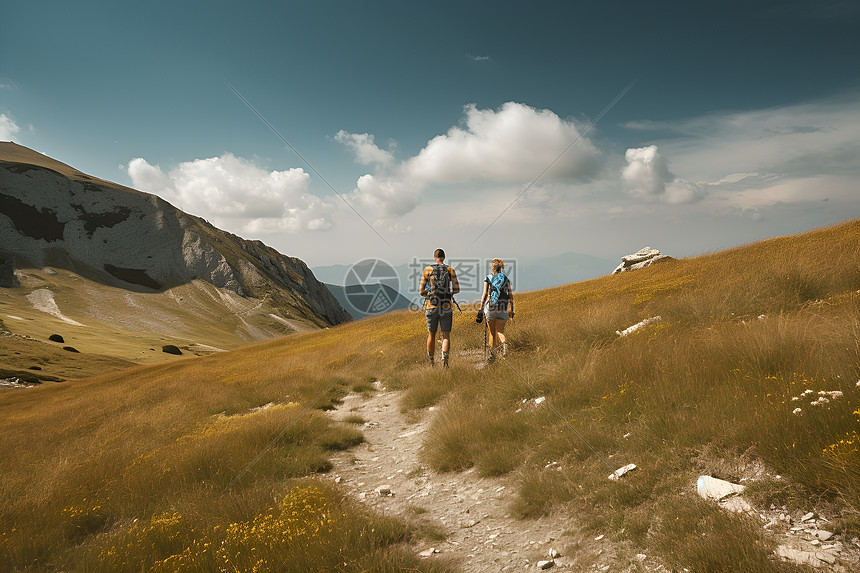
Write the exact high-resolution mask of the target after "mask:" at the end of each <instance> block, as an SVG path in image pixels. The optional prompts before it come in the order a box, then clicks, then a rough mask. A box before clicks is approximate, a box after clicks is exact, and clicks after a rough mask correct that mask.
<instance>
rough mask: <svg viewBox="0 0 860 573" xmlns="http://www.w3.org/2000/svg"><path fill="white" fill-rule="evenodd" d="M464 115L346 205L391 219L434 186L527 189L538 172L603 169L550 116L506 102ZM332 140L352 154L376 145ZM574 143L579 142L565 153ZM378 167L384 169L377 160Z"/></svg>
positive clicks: (342, 137)
mask: <svg viewBox="0 0 860 573" xmlns="http://www.w3.org/2000/svg"><path fill="white" fill-rule="evenodd" d="M464 112H465V118H464V122H463V125H461V126H454V127H452V128H450V129H449V130H448V131H447V133H445V134H443V135H439V136H437V137H434V138H433V139H431V140H430V141H428V142H427V145H425V146H424V148H423V149H421V151H419V153H418V154H417V155H416V156H414V157H411V158H409V159H407V160H406V161H403V162H401V163H400V164H398V165H396V166H394V167H393V168H392V169H389V170H388V171H387V172H386V173H385V174H379V173H376V174H367V175H363V176H362V177H361V178H360V179H359V180H358V183H357V185H356V188H355V189H354V190H353V192H352V194H351V195H350V198H351V200H353V201H355V202H357V203H358V204H359V205H361V206H363V207H364V208H366V209H368V210H371V211H372V212H373V213H374V215H375V216H377V217H380V218H382V219H390V218H394V217H399V216H402V215H404V214H406V213H409V212H410V211H412V210H413V209H414V208H415V207H416V206H417V205H418V204H419V203H420V200H421V195H422V194H423V193H424V192H425V190H426V189H427V188H428V187H430V186H433V185H448V184H461V183H469V182H474V183H477V184H481V183H516V184H522V185H526V184H528V183H529V182H531V181H533V180H534V179H535V178H536V177H538V176H539V175H542V174H543V175H542V180H547V181H570V180H577V181H583V180H587V179H589V178H591V177H593V176H594V175H595V174H596V172H597V171H598V169H599V167H600V163H601V158H600V154H599V152H598V151H597V149H596V148H595V147H594V145H593V144H592V143H591V142H590V141H589V140H588V139H587V138H585V137H581V135H580V132H579V130H578V129H577V127H576V125H574V123H573V122H572V121H568V120H563V119H561V118H559V117H558V116H557V115H556V114H555V113H553V112H552V111H549V110H537V109H534V108H532V107H529V106H527V105H524V104H520V103H515V102H508V103H506V104H504V105H503V106H502V107H501V108H499V109H498V110H492V109H485V110H481V109H478V108H477V106H475V105H474V104H470V105H467V106H466V107H465V108H464ZM336 139H337V140H338V141H342V142H344V143H347V144H348V145H350V146H354V149H357V148H358V147H359V144H361V145H367V144H368V143H369V144H372V143H373V139H372V136H368V135H367V134H362V135H361V136H358V138H356V136H355V135H353V134H347V133H345V132H339V133H338V136H337V137H336ZM574 141H576V144H575V145H573V146H572V147H570V148H569V149H568V147H569V146H571V143H573V142H574ZM375 148H376V147H375V145H374V146H373V148H371V149H370V151H373V149H375ZM370 156H372V154H370ZM377 164H378V165H379V166H385V165H387V163H383V162H381V161H377ZM544 171H546V172H545V173H544ZM457 200H462V197H459V198H458V199H457Z"/></svg>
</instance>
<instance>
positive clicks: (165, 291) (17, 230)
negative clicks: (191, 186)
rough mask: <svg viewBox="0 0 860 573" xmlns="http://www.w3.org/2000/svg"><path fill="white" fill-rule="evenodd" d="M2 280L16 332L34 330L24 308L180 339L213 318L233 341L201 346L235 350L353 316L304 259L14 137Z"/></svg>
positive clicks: (0, 221) (5, 146)
mask: <svg viewBox="0 0 860 573" xmlns="http://www.w3.org/2000/svg"><path fill="white" fill-rule="evenodd" d="M58 281H59V282H58ZM70 281H71V282H70ZM74 281H77V284H78V285H79V288H76V287H75V286H74V285H73V284H72V282H74ZM49 283H54V284H53V286H51V284H49ZM0 287H5V288H2V289H0V294H2V295H4V296H3V297H0V298H2V301H0V304H3V306H5V307H6V308H5V310H7V316H4V319H5V322H6V325H7V329H9V330H12V331H13V332H16V333H19V334H28V335H31V336H32V335H33V333H31V332H28V328H27V324H26V323H27V322H28V320H29V319H30V318H32V316H29V317H27V318H26V319H25V317H22V316H19V315H21V314H26V312H25V311H22V310H21V308H27V309H32V308H35V309H36V310H38V311H41V314H38V313H37V314H36V315H35V316H40V317H42V318H45V315H47V316H48V317H50V318H51V319H52V320H54V322H57V321H60V322H61V323H63V324H64V325H65V326H67V329H68V328H71V327H73V326H76V328H78V329H81V328H84V327H86V326H92V324H93V323H94V322H102V323H103V324H107V325H112V326H115V327H116V326H119V327H122V326H123V325H121V324H118V323H119V322H122V321H125V322H126V323H127V324H125V326H126V327H127V328H126V330H132V331H135V332H137V333H140V332H146V331H152V332H157V333H159V334H161V335H165V336H170V335H175V336H179V337H180V338H182V337H190V336H195V335H194V331H195V330H204V331H205V330H206V329H196V328H195V325H194V324H192V323H193V322H195V321H196V320H198V319H203V320H205V319H209V321H210V323H218V324H214V328H215V330H221V331H224V332H223V333H221V334H224V336H221V335H219V336H214V338H213V337H212V336H210V337H209V338H210V340H206V335H205V334H202V335H200V336H202V338H203V339H202V340H200V341H199V342H201V343H205V344H213V342H214V341H215V339H217V342H218V343H220V344H221V345H226V346H235V345H237V344H238V343H239V342H243V341H250V340H260V339H263V338H267V337H271V336H274V335H278V334H284V333H289V332H292V331H296V330H305V329H312V328H324V327H327V326H330V325H334V324H338V323H341V322H344V321H347V320H350V318H351V317H350V315H349V314H348V313H347V312H346V311H345V310H344V309H343V308H342V307H341V306H340V304H338V302H337V300H336V299H335V298H334V296H332V294H331V292H329V290H328V289H327V288H326V287H325V286H324V285H323V284H322V283H321V282H319V281H318V280H317V279H316V278H315V277H314V275H313V273H312V272H311V271H310V270H309V269H308V267H307V265H305V263H304V262H302V261H301V260H299V259H297V258H294V257H288V256H284V255H282V254H281V253H279V252H277V251H276V250H274V249H272V248H271V247H268V246H266V245H265V244H263V243H261V242H260V241H248V240H245V239H242V238H240V237H237V236H235V235H232V234H230V233H227V232H225V231H222V230H220V229H217V228H215V227H213V226H212V225H211V224H209V223H208V222H207V221H205V220H203V219H201V218H199V217H195V216H192V215H189V214H187V213H184V212H183V211H180V210H179V209H177V208H175V207H173V206H172V205H170V204H169V203H167V202H166V201H164V200H162V199H160V198H159V197H156V196H154V195H150V194H147V193H142V192H139V191H136V190H134V189H130V188H127V187H123V186H121V185H118V184H115V183H111V182H108V181H104V180H101V179H97V178H94V177H91V176H89V175H86V174H84V173H81V172H79V171H77V170H75V169H73V168H72V167H69V166H68V165H65V164H63V163H60V162H58V161H55V160H53V159H51V158H49V157H46V156H44V155H41V154H39V153H37V152H35V151H32V150H30V149H27V148H26V147H22V146H19V145H16V144H14V143H0ZM57 289H61V290H62V289H64V290H65V291H66V296H64V298H63V300H65V301H67V302H68V301H70V300H71V299H75V298H76V299H78V300H77V304H73V303H72V302H68V304H70V305H71V306H70V307H68V308H61V306H62V305H63V302H61V301H60V300H59V298H58V297H57V296H55V294H56V290H57ZM73 291H77V293H78V294H80V293H82V292H83V291H87V295H86V296H85V297H80V296H74V292H73ZM7 305H8V306H7ZM16 309H17V310H16ZM9 315H11V316H12V317H17V318H19V319H21V320H16V318H11V319H10V318H9ZM171 317H172V318H171ZM180 317H181V318H180ZM225 317H233V318H232V319H230V320H225ZM30 322H32V320H30ZM37 322H38V321H37ZM154 322H157V323H158V324H154ZM171 322H174V323H183V324H184V326H186V327H187V328H183V327H180V326H178V324H174V326H171V324H170V323H171ZM30 326H34V325H30ZM30 330H33V328H30ZM36 330H38V329H36ZM231 336H232V337H233V338H234V339H235V341H234V342H233V343H231V341H230V338H231ZM152 344H154V343H151V344H150V345H152Z"/></svg>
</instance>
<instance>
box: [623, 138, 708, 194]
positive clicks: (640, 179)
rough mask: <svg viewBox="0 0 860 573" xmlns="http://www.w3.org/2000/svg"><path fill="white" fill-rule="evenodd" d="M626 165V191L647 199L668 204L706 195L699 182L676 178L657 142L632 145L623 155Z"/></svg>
mask: <svg viewBox="0 0 860 573" xmlns="http://www.w3.org/2000/svg"><path fill="white" fill-rule="evenodd" d="M624 159H625V160H626V161H627V166H626V167H624V169H623V170H622V172H621V179H622V180H623V181H624V185H625V187H626V189H627V192H628V193H629V194H630V195H632V196H633V197H636V198H637V199H642V200H645V201H662V202H664V203H669V204H680V203H691V202H693V201H697V200H698V199H701V198H702V197H703V196H704V190H703V189H702V187H701V186H700V185H697V184H695V183H691V182H689V181H684V180H683V179H679V178H677V177H675V175H673V174H672V173H671V172H670V171H669V164H668V163H667V162H666V159H665V158H664V157H663V156H662V155H660V151H659V150H658V149H657V146H656V145H649V146H648V147H639V148H630V149H628V150H627V152H626V153H625V154H624Z"/></svg>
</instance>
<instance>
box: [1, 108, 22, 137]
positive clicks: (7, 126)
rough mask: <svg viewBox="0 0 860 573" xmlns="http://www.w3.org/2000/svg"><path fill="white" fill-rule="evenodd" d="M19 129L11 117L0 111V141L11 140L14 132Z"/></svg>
mask: <svg viewBox="0 0 860 573" xmlns="http://www.w3.org/2000/svg"><path fill="white" fill-rule="evenodd" d="M19 131H21V128H20V127H18V124H16V123H15V122H14V121H13V120H12V118H11V117H9V116H7V115H6V114H5V113H0V141H12V138H13V137H14V136H15V134H16V133H18V132H19Z"/></svg>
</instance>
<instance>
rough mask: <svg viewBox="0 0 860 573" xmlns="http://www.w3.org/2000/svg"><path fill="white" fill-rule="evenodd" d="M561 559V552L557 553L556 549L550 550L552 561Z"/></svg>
mask: <svg viewBox="0 0 860 573" xmlns="http://www.w3.org/2000/svg"><path fill="white" fill-rule="evenodd" d="M559 557H561V553H559V552H558V551H556V550H555V549H552V548H550V550H549V558H550V559H558V558H559Z"/></svg>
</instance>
